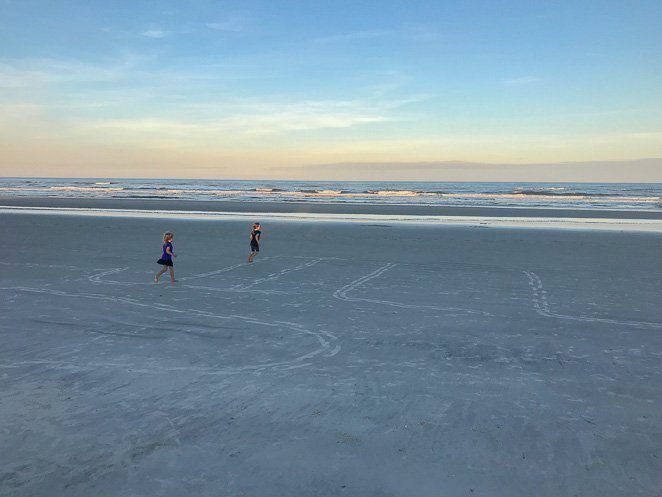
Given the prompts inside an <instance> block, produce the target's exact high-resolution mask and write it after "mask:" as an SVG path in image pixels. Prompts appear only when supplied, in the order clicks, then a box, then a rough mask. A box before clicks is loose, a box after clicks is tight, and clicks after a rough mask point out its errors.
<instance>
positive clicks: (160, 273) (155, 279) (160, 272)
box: [154, 268, 166, 283]
mask: <svg viewBox="0 0 662 497" xmlns="http://www.w3.org/2000/svg"><path fill="white" fill-rule="evenodd" d="M165 272H166V268H163V269H161V271H159V272H158V273H156V276H154V283H158V282H159V278H160V277H161V275H162V274H163V273H165Z"/></svg>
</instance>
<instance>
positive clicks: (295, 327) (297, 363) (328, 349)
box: [0, 286, 341, 374]
mask: <svg viewBox="0 0 662 497" xmlns="http://www.w3.org/2000/svg"><path fill="white" fill-rule="evenodd" d="M0 290H6V291H15V292H22V293H37V294H48V295H53V296H58V297H69V298H75V299H92V300H102V301H107V302H113V303H118V304H124V305H132V306H137V307H143V308H149V309H155V310H157V311H163V312H172V313H176V314H180V315H181V314H185V315H194V316H199V317H205V318H212V319H219V320H235V321H240V322H243V323H245V324H250V325H255V326H263V327H267V328H279V329H289V330H290V331H293V332H294V333H296V334H300V335H308V336H311V337H313V338H315V340H316V341H317V343H318V344H319V346H318V347H317V348H315V349H314V350H312V351H309V352H306V353H305V354H301V355H298V356H297V357H295V358H293V359H290V360H287V361H274V362H266V363H261V364H251V365H246V366H241V367H234V368H212V367H198V366H191V367H188V366H182V367H179V368H166V369H163V368H161V369H160V370H159V371H165V372H169V371H179V370H181V371H196V372H200V373H204V374H233V373H238V372H243V371H253V372H260V371H263V370H265V369H278V370H288V369H294V368H300V367H304V366H309V365H310V364H311V363H309V362H305V361H307V360H308V359H311V358H313V357H315V356H319V355H321V354H323V355H324V356H326V357H332V356H334V355H336V354H337V353H338V352H339V351H340V350H341V347H340V345H335V346H334V344H333V342H335V341H336V340H337V337H336V336H335V335H333V334H332V333H329V332H326V331H314V330H310V329H308V328H305V327H304V326H302V325H299V324H297V323H291V322H289V321H263V320H260V319H256V318H253V317H251V316H242V315H239V314H231V315H223V314H216V313H212V312H208V311H203V310H199V309H178V308H176V307H173V306H171V305H165V304H161V303H146V302H140V301H138V300H135V299H131V298H128V297H120V296H109V295H103V294H97V293H78V294H74V293H68V292H64V291H60V290H53V289H46V288H31V287H21V286H16V287H0ZM48 363H49V364H51V363H52V365H54V366H57V365H58V364H60V363H59V362H58V361H51V362H48ZM60 365H61V366H63V367H65V368H66V367H70V366H71V364H69V363H67V362H64V361H61V364H60ZM10 366H11V365H10ZM3 367H8V366H6V365H5V366H3ZM127 367H128V366H127ZM129 369H131V370H136V369H135V368H132V367H129ZM159 371H157V372H159Z"/></svg>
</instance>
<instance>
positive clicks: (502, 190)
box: [0, 178, 662, 210]
mask: <svg viewBox="0 0 662 497" xmlns="http://www.w3.org/2000/svg"><path fill="white" fill-rule="evenodd" d="M2 196H4V197H18V196H37V197H68V198H81V197H82V198H139V199H171V200H175V199H182V200H217V201H222V202H233V201H244V202H245V201H254V202H268V201H281V202H321V203H360V204H390V205H397V204H401V205H435V206H478V207H486V206H490V207H529V208H531V207H533V208H536V207H537V208H544V207H557V208H573V209H627V210H662V183H474V182H459V183H453V182H413V181H398V182H392V181H391V182H379V181H374V182H356V181H238V180H199V179H195V180H193V179H172V180H163V179H158V180H155V179H115V178H113V179H104V178H96V179H90V178H72V179H62V178H57V179H54V178H0V197H2ZM0 203H1V201H0Z"/></svg>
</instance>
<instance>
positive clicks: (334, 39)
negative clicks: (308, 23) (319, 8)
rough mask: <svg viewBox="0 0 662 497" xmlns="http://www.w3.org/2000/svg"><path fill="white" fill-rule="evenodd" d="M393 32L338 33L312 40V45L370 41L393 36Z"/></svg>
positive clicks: (385, 30) (382, 30) (384, 30)
mask: <svg viewBox="0 0 662 497" xmlns="http://www.w3.org/2000/svg"><path fill="white" fill-rule="evenodd" d="M394 33H395V31H393V30H390V29H380V30H371V31H354V32H352V33H340V34H336V35H331V36H323V37H320V38H315V39H314V40H312V42H313V43H320V44H324V43H344V42H348V41H356V40H372V39H375V38H383V37H385V36H389V35H392V34H394Z"/></svg>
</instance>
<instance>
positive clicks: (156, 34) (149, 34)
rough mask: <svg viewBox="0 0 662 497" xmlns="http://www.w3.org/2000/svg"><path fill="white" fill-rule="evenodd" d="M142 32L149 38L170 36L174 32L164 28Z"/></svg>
mask: <svg viewBox="0 0 662 497" xmlns="http://www.w3.org/2000/svg"><path fill="white" fill-rule="evenodd" d="M140 34H141V35H143V36H145V37H147V38H165V37H166V36H170V35H171V34H172V32H171V31H164V30H162V29H148V30H147V31H143V32H142V33H140Z"/></svg>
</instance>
